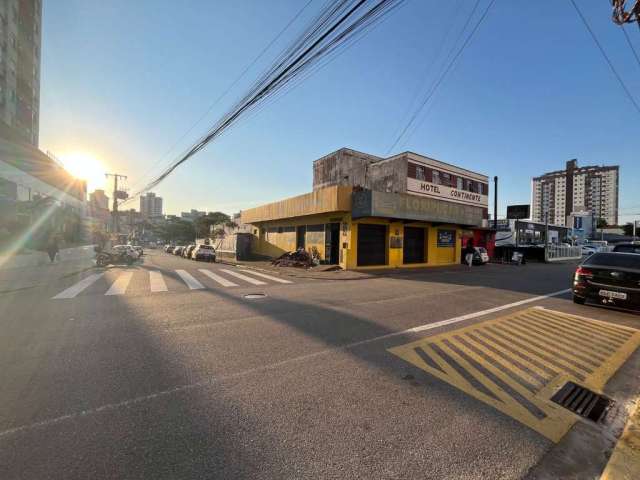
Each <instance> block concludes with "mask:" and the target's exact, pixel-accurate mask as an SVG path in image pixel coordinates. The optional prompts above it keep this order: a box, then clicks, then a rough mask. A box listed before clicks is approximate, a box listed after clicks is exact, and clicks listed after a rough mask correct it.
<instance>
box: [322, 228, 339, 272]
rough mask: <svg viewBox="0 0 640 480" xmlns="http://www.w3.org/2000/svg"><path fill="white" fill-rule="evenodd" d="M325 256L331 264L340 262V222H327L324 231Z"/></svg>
mask: <svg viewBox="0 0 640 480" xmlns="http://www.w3.org/2000/svg"><path fill="white" fill-rule="evenodd" d="M324 252H325V254H324V256H325V260H326V262H327V263H328V264H330V265H336V264H337V263H339V262H340V224H339V223H327V226H326V227H325V231H324Z"/></svg>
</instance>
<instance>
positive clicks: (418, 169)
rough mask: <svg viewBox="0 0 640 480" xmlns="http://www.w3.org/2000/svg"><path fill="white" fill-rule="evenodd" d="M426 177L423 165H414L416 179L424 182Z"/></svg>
mask: <svg viewBox="0 0 640 480" xmlns="http://www.w3.org/2000/svg"><path fill="white" fill-rule="evenodd" d="M426 179H427V176H426V175H425V174H424V167H421V166H420V165H416V180H422V181H423V182H424V181H425V180H426Z"/></svg>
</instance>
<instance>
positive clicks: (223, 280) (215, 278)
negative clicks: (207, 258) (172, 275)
mask: <svg viewBox="0 0 640 480" xmlns="http://www.w3.org/2000/svg"><path fill="white" fill-rule="evenodd" d="M198 271H199V272H201V273H202V274H204V275H206V276H207V277H209V278H210V279H211V280H213V281H215V282H218V283H219V284H220V285H222V286H223V287H237V286H238V284H237V283H233V282H232V281H231V280H227V279H226V278H224V277H221V276H220V275H217V274H215V273H213V272H212V271H211V270H205V269H204V268H201V269H200V270H198Z"/></svg>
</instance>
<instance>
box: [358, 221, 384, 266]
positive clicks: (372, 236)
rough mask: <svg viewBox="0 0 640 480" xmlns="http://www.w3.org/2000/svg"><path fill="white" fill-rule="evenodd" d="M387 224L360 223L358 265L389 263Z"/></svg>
mask: <svg viewBox="0 0 640 480" xmlns="http://www.w3.org/2000/svg"><path fill="white" fill-rule="evenodd" d="M386 253H387V226H386V225H372V224H368V223H359V224H358V266H366V265H385V264H386V263H387V255H386Z"/></svg>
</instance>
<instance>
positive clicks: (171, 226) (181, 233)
mask: <svg viewBox="0 0 640 480" xmlns="http://www.w3.org/2000/svg"><path fill="white" fill-rule="evenodd" d="M153 231H154V233H155V234H156V235H158V236H159V237H160V238H161V239H162V240H163V241H165V242H168V243H174V242H191V241H193V240H194V239H195V237H196V230H195V227H194V225H193V223H192V222H188V221H186V220H182V219H179V218H175V219H174V218H170V219H167V220H165V221H164V222H162V223H159V224H157V225H154V226H153Z"/></svg>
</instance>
